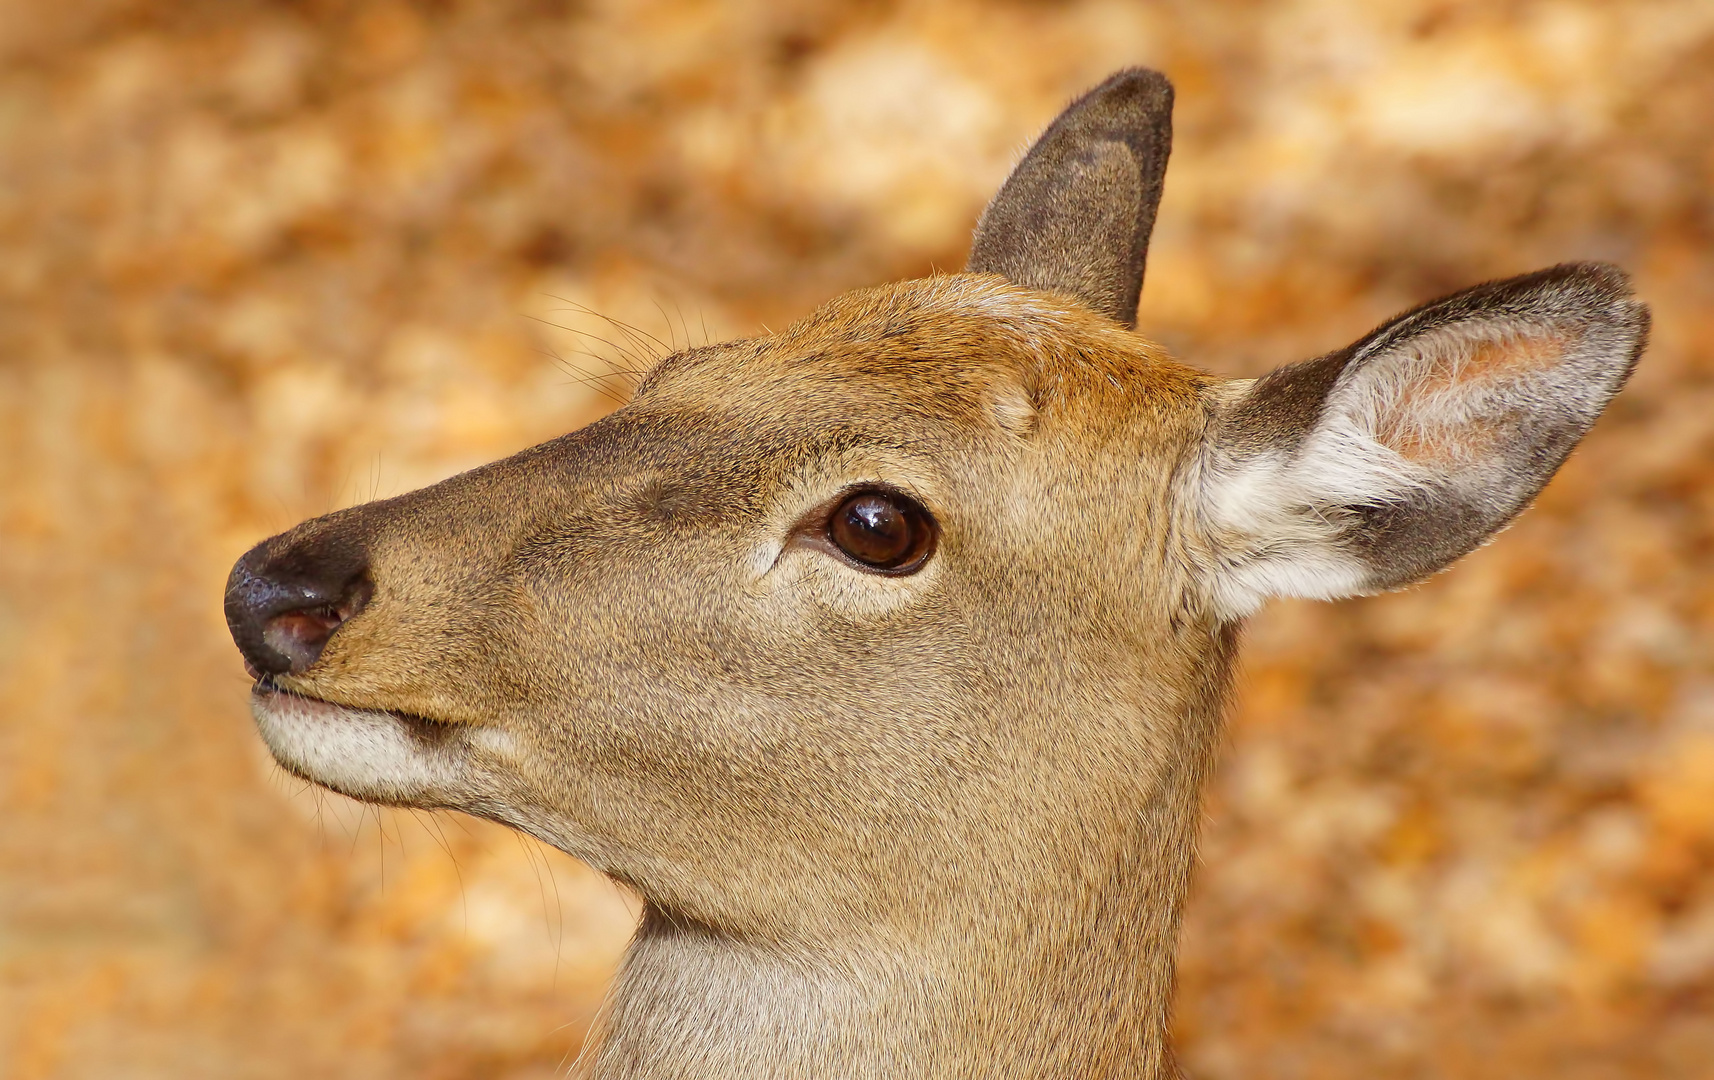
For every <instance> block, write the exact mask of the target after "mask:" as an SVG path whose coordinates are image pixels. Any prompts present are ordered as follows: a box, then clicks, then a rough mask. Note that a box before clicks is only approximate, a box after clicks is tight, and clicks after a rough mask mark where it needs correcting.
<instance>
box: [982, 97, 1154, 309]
mask: <svg viewBox="0 0 1714 1080" xmlns="http://www.w3.org/2000/svg"><path fill="white" fill-rule="evenodd" d="M1171 149H1172V84H1171V83H1169V82H1167V81H1166V76H1164V75H1162V74H1161V73H1160V72H1158V71H1149V70H1146V69H1144V68H1128V69H1126V70H1124V71H1121V72H1119V73H1118V74H1117V75H1114V76H1113V77H1112V78H1110V79H1108V80H1107V81H1106V82H1104V83H1102V84H1101V85H1100V86H1097V87H1096V88H1095V89H1093V90H1091V91H1089V93H1087V94H1085V95H1083V97H1081V98H1079V99H1077V101H1075V102H1073V103H1072V104H1071V107H1070V108H1068V109H1066V110H1065V111H1064V112H1063V113H1060V114H1059V118H1058V119H1057V120H1055V121H1054V122H1053V123H1052V124H1051V125H1049V127H1048V129H1047V131H1046V132H1045V133H1044V134H1043V135H1042V137H1041V138H1040V139H1037V140H1036V144H1035V145H1034V146H1032V147H1030V152H1029V153H1028V154H1025V155H1024V160H1022V161H1020V162H1019V163H1018V167H1017V168H1016V169H1013V170H1012V175H1011V176H1010V177H1009V178H1007V180H1006V183H1005V186H1003V187H1002V188H1000V193H999V194H998V195H996V196H994V201H993V202H991V203H989V204H988V209H987V210H985V211H983V213H982V220H981V221H979V222H977V224H976V239H975V241H974V243H973V244H972V245H971V248H970V260H969V265H968V266H967V267H966V269H967V270H969V271H970V272H971V273H987V274H999V275H1001V276H1002V277H1004V278H1006V279H1008V280H1009V281H1012V282H1014V283H1016V284H1019V285H1027V286H1029V287H1030V288H1034V289H1048V290H1051V291H1054V292H1061V293H1065V294H1067V295H1069V296H1072V297H1074V298H1076V299H1078V300H1080V301H1082V302H1083V303H1084V304H1085V305H1087V306H1088V307H1091V308H1093V309H1094V310H1096V311H1099V312H1100V313H1101V314H1103V315H1106V316H1108V317H1109V318H1111V319H1113V320H1114V321H1115V322H1119V323H1122V324H1124V325H1125V326H1135V325H1136V323H1137V297H1138V295H1139V294H1140V293H1141V292H1142V289H1143V262H1144V260H1145V259H1146V257H1147V256H1148V252H1149V233H1150V232H1152V231H1153V230H1154V227H1155V209H1156V207H1158V206H1160V201H1161V181H1162V179H1163V178H1164V177H1165V175H1166V158H1167V153H1168V152H1169V151H1170V150H1171Z"/></svg>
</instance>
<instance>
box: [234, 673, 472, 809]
mask: <svg viewBox="0 0 1714 1080" xmlns="http://www.w3.org/2000/svg"><path fill="white" fill-rule="evenodd" d="M250 712H251V715H252V716H254V717H255V719H256V727H257V729H258V730H259V731H260V732H261V735H262V741H263V742H265V743H267V745H268V749H269V750H270V751H271V752H272V753H273V755H274V760H275V761H277V762H279V763H280V766H281V767H282V768H284V769H285V770H286V771H287V772H289V773H291V774H292V775H294V776H297V777H300V778H302V779H304V780H308V781H310V782H312V783H316V784H320V785H322V786H323V787H327V788H331V789H333V790H334V791H337V792H339V793H340V794H342V795H349V796H351V797H352V798H355V799H363V800H365V801H368V802H379V803H388V804H392V805H409V806H429V805H444V804H446V803H447V802H448V801H449V800H451V799H453V798H454V797H455V794H456V792H457V791H458V790H459V789H461V788H462V787H463V786H464V785H462V784H461V783H460V780H461V779H462V778H463V777H464V776H465V774H466V772H467V769H466V759H467V752H468V747H467V746H466V745H465V741H464V738H463V737H462V734H463V733H462V732H461V730H460V728H459V727H458V725H455V724H444V723H441V722H439V721H437V720H433V719H430V718H427V717H423V716H415V715H411V714H408V713H402V712H392V711H388V710H384V709H357V708H352V707H350V706H347V705H340V704H337V703H335V702H332V701H326V700H323V699H322V698H318V697H311V696H309V695H307V694H300V693H298V692H296V691H293V690H288V689H286V688H284V687H282V686H280V685H278V684H277V683H276V682H275V681H274V680H273V679H272V678H269V677H267V676H264V677H262V678H259V679H257V680H256V685H255V686H254V687H253V688H252V689H251V691H250Z"/></svg>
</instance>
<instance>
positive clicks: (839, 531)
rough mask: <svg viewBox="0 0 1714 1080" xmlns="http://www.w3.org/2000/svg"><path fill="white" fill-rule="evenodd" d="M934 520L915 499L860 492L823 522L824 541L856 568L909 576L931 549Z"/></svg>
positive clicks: (893, 492) (889, 494) (934, 531)
mask: <svg viewBox="0 0 1714 1080" xmlns="http://www.w3.org/2000/svg"><path fill="white" fill-rule="evenodd" d="M937 531H938V530H937V529H936V527H935V523H934V519H933V518H932V517H930V516H929V513H928V511H927V510H925V509H923V508H922V506H921V505H920V504H919V503H917V502H916V500H914V499H911V498H908V497H906V496H904V495H901V494H899V493H898V492H896V491H875V490H870V491H859V492H858V493H857V494H855V495H852V496H850V497H849V498H847V499H846V500H845V501H844V502H842V503H840V504H839V505H838V507H836V508H835V509H834V511H833V514H832V516H831V517H829V518H828V519H827V538H828V539H829V540H831V541H832V542H833V546H834V547H837V548H838V549H839V550H840V551H842V552H844V554H845V555H846V557H848V558H849V559H851V561H852V562H855V563H857V564H858V565H859V566H862V567H864V568H865V569H869V570H877V571H880V572H881V573H883V574H910V573H915V572H916V571H917V570H919V569H921V567H922V565H923V563H925V562H927V561H928V557H929V555H930V554H932V553H933V551H934V541H935V535H936V533H937Z"/></svg>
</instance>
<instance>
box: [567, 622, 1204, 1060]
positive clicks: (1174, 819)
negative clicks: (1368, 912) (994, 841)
mask: <svg viewBox="0 0 1714 1080" xmlns="http://www.w3.org/2000/svg"><path fill="white" fill-rule="evenodd" d="M1216 639H1217V640H1216V641H1215V642H1214V643H1213V652H1214V653H1215V654H1216V655H1215V656H1213V657H1212V658H1211V659H1212V662H1211V663H1208V664H1205V665H1203V666H1202V669H1201V671H1200V672H1199V678H1198V679H1196V680H1193V681H1194V682H1195V685H1193V686H1191V687H1189V688H1188V692H1187V693H1186V694H1185V695H1184V697H1183V699H1182V702H1181V711H1180V714H1179V719H1180V720H1181V722H1182V725H1183V727H1182V729H1181V732H1180V738H1179V740H1178V741H1176V742H1175V744H1174V745H1175V748H1176V754H1177V756H1176V757H1175V758H1174V759H1173V760H1171V761H1168V762H1165V763H1160V762H1157V763H1156V764H1157V766H1159V771H1158V773H1157V774H1156V775H1157V777H1158V782H1157V783H1156V785H1155V786H1154V789H1153V792H1152V794H1151V795H1150V797H1148V798H1147V799H1145V800H1144V801H1143V804H1142V805H1141V806H1137V807H1134V808H1133V809H1132V813H1130V814H1129V815H1128V819H1127V820H1126V821H1125V822H1124V823H1123V824H1118V823H1115V824H1114V825H1113V828H1114V829H1115V830H1116V831H1118V832H1119V833H1120V835H1118V836H1117V837H1115V838H1114V839H1115V842H1114V843H1111V844H1108V845H1107V846H1106V847H1105V849H1104V853H1103V863H1104V864H1103V865H1100V866H1095V865H1093V864H1087V863H1086V864H1085V865H1084V866H1082V867H1081V868H1079V871H1078V872H1074V873H1068V874H1066V875H1065V877H1064V879H1062V880H1060V881H1058V882H1055V883H1053V884H1051V885H1049V886H1046V887H1044V888H1041V889H1039V890H1035V891H1033V892H1027V893H1010V892H1009V891H1008V889H1007V887H1006V883H1005V882H995V881H990V882H987V883H985V884H981V885H977V884H973V885H972V886H971V889H972V890H973V891H975V890H985V891H987V892H988V893H989V894H991V895H998V896H1001V897H1002V899H1001V900H999V901H998V902H992V903H984V904H976V905H971V906H970V907H968V908H966V909H963V910H965V911H966V912H967V913H968V912H974V913H975V914H972V915H970V916H969V917H968V918H966V919H961V918H960V917H959V916H954V917H953V918H952V920H951V921H950V923H949V924H948V925H946V926H943V927H940V928H939V931H938V932H936V933H933V934H930V935H929V936H928V942H929V943H928V944H924V942H923V941H922V940H921V939H919V940H917V941H915V943H913V944H910V945H899V944H887V943H883V942H878V941H869V942H867V943H865V944H860V945H854V946H849V947H846V948H842V949H840V950H837V951H830V950H819V949H792V948H786V947H783V946H779V945H776V944H772V943H756V942H748V941H741V940H734V939H732V938H729V937H725V936H723V935H721V934H719V933H716V932H714V931H711V930H709V929H707V928H706V927H702V926H699V925H697V924H694V923H686V922H684V921H683V920H678V919H675V918H673V917H671V916H669V915H668V914H667V913H665V912H662V911H661V910H659V909H657V908H654V907H653V906H650V907H648V908H646V910H645V914H644V918H643V923H642V926H641V928H640V930H639V931H638V935H637V938H636V940H635V941H634V942H633V943H632V946H631V948H630V950H629V952H628V953H627V955H626V958H625V962H624V964H623V966H622V968H621V971H620V973H619V975H618V977H617V979H616V980H615V982H614V985H613V987H612V989H611V991H610V993H609V997H608V1001H607V1004H606V1005H605V1007H604V1009H603V1014H602V1016H601V1018H600V1020H599V1021H598V1023H597V1025H596V1029H595V1030H594V1031H593V1032H592V1033H591V1036H590V1043H589V1045H588V1047H587V1049H586V1051H585V1053H584V1054H583V1056H582V1058H581V1059H580V1063H579V1066H578V1068H577V1069H576V1070H575V1071H574V1073H573V1075H574V1076H576V1077H579V1078H581V1080H668V1078H673V1080H693V1078H694V1080H725V1078H733V1080H736V1078H740V1077H742V1078H750V1077H778V1078H782V1080H784V1078H794V1080H795V1078H799V1077H801V1078H804V1080H810V1078H815V1080H846V1078H850V1080H856V1078H865V1080H866V1078H881V1077H895V1076H917V1077H935V1078H940V1077H946V1078H954V1077H956V1078H962V1080H978V1078H984V1080H986V1078H994V1077H1008V1078H1010V1077H1017V1078H1030V1080H1037V1078H1041V1080H1046V1078H1065V1080H1071V1078H1077V1080H1103V1078H1109V1077H1110V1078H1114V1080H1117V1078H1120V1077H1123V1078H1126V1080H1156V1078H1160V1080H1165V1078H1168V1077H1175V1076H1177V1075H1178V1073H1177V1071H1176V1068H1175V1066H1174V1064H1173V1060H1172V1051H1171V1047H1170V1044H1169V1023H1170V1014H1171V999H1172V985H1173V969H1174V957H1175V952H1176V947H1177V938H1178V930H1179V923H1180V917H1181V912H1182V907H1183V901H1184V896H1185V892H1186V889H1187V887H1188V883H1189V876H1190V869H1191V865H1192V863H1193V861H1194V852H1195V829H1196V821H1197V817H1198V813H1199V793H1200V787H1201V783H1202V779H1203V777H1204V775H1205V774H1206V773H1207V771H1208V767H1209V765H1210V763H1211V758H1212V756H1213V748H1214V746H1215V744H1216V741H1217V733H1218V730H1219V724H1220V713H1221V702H1222V698H1223V695H1224V690H1225V686H1226V683H1227V681H1228V678H1229V671H1230V663H1231V655H1232V651H1233V650H1232V645H1233V643H1234V639H1235V634H1233V633H1230V632H1224V633H1219V634H1217V635H1216ZM1007 897H1009V899H1007Z"/></svg>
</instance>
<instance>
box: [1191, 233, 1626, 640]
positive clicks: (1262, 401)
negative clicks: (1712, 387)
mask: <svg viewBox="0 0 1714 1080" xmlns="http://www.w3.org/2000/svg"><path fill="white" fill-rule="evenodd" d="M1629 295H1630V292H1629V288H1628V285H1627V283H1626V281H1625V279H1624V276H1623V275H1622V274H1620V273H1619V272H1618V271H1616V270H1614V269H1612V268H1611V267H1605V266H1596V265H1574V266H1563V267H1555V268H1553V269H1552V270H1547V271H1542V272H1541V273H1538V274H1532V275H1529V276H1527V277H1523V278H1515V279H1511V280H1509V281H1503V282H1495V283H1491V284H1488V285H1482V286H1477V287H1476V288H1474V289H1470V290H1466V291H1465V292H1463V293H1459V294H1456V295H1454V296H1451V297H1448V298H1446V299H1444V300H1441V301H1437V302H1435V303H1433V304H1429V305H1425V306H1424V307H1422V308H1418V309H1417V310H1415V311H1413V312H1410V313H1408V314H1406V315H1404V316H1401V317H1399V318H1398V319H1395V320H1393V321H1392V322H1391V323H1388V324H1387V325H1386V326H1383V327H1382V328H1380V329H1379V330H1377V331H1375V332H1374V333H1373V334H1370V335H1369V336H1368V337H1366V338H1364V339H1363V340H1362V341H1360V342H1358V343H1357V344H1355V345H1353V346H1351V347H1350V348H1348V349H1345V350H1341V351H1340V352H1338V353H1334V354H1331V355H1329V356H1325V357H1321V358H1320V359H1317V360H1312V361H1308V362H1306V363H1303V364H1296V365H1292V366H1290V367H1287V368H1282V369H1280V370H1279V371H1276V372H1274V373H1273V374H1271V375H1269V376H1267V377H1266V378H1263V379H1259V380H1256V381H1254V382H1245V383H1231V384H1227V386H1226V387H1224V388H1223V389H1222V391H1221V392H1220V393H1219V395H1218V396H1217V398H1216V400H1215V401H1214V412H1215V420H1214V423H1213V425H1212V429H1211V435H1210V438H1209V441H1208V443H1207V444H1206V445H1205V447H1204V450H1203V454H1202V459H1201V462H1200V469H1199V474H1198V481H1199V487H1200V490H1199V498H1200V502H1199V507H1200V523H1201V527H1202V532H1203V535H1204V537H1205V539H1206V541H1207V543H1208V548H1209V550H1210V551H1211V552H1212V553H1213V561H1214V566H1213V568H1212V569H1213V587H1212V600H1213V603H1214V606H1215V609H1216V610H1217V611H1218V612H1219V613H1220V614H1221V615H1222V616H1224V617H1227V618H1238V617H1241V616H1243V615H1246V614H1248V613H1250V612H1251V611H1253V610H1255V609H1256V608H1257V607H1258V606H1260V605H1261V603H1262V602H1263V601H1264V600H1266V599H1267V598H1268V597H1270V596H1301V597H1309V598H1316V599H1334V598H1337V597H1342V596H1350V595H1354V594H1357V593H1364V592H1374V591H1379V590H1382V589H1388V588H1394V587H1397V586H1400V585H1404V584H1408V583H1410V582H1412V581H1417V580H1420V579H1421V578H1423V577H1426V576H1428V575H1429V574H1432V573H1434V572H1435V571H1437V570H1439V569H1441V568H1443V567H1445V566H1446V565H1447V564H1449V563H1450V562H1452V561H1453V560H1454V559H1456V558H1457V557H1458V556H1460V555H1462V554H1464V553H1465V552H1467V551H1469V550H1471V549H1472V548H1474V547H1476V546H1477V545H1479V544H1480V543H1482V542H1483V541H1484V540H1485V539H1487V538H1488V537H1489V536H1491V535H1492V534H1493V533H1494V532H1495V531H1497V530H1498V529H1500V528H1502V527H1504V525H1506V524H1507V523H1508V522H1509V521H1510V520H1511V518H1512V517H1514V516H1515V515H1516V514H1517V512H1518V511H1519V510H1521V509H1522V508H1523V506H1524V505H1525V504H1526V503H1527V502H1528V501H1529V499H1531V498H1532V497H1533V496H1534V495H1535V493H1536V492H1537V491H1539V490H1540V489H1541V487H1542V485H1544V484H1545V483H1546V482H1547V480H1548V479H1549V478H1550V477H1551V476H1552V475H1553V473H1554V471H1555V470H1557V468H1558V467H1559V465H1560V463H1561V462H1562V461H1563V460H1564V459H1565V456H1566V455H1567V454H1568V453H1569V452H1570V451H1571V448H1572V447H1573V446H1574V445H1575V444H1576V442H1577V440H1578V439H1580V438H1581V437H1582V435H1583V433H1584V432H1585V431H1587V430H1588V428H1589V425H1590V424H1592V423H1593V422H1594V420H1595V418H1596V416H1598V415H1599V414H1600V411H1601V409H1602V408H1603V407H1604V406H1605V405H1606V403H1607V401H1608V400H1610V399H1611V398H1612V396H1613V394H1614V393H1616V392H1617V391H1618V389H1619V387H1620V386H1621V385H1622V384H1623V382H1624V380H1625V378H1626V377H1627V376H1628V375H1629V373H1630V370H1631V367H1632V365H1634V363H1635V362H1636V359H1637V356H1638V355H1639V354H1640V353H1641V350H1642V345H1643V342H1644V340H1645V338H1646V335H1647V327H1648V313H1647V309H1646V308H1644V307H1643V306H1642V305H1640V304H1637V303H1635V302H1634V301H1632V300H1630V298H1629Z"/></svg>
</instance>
